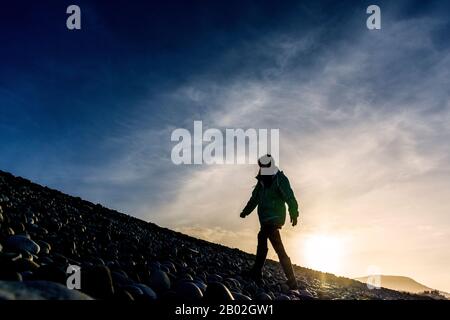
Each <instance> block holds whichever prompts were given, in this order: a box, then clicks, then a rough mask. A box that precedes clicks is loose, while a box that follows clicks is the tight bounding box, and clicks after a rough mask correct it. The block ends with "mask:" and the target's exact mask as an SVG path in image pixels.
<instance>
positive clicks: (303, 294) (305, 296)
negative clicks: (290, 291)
mask: <svg viewBox="0 0 450 320" xmlns="http://www.w3.org/2000/svg"><path fill="white" fill-rule="evenodd" d="M296 295H297V296H298V297H299V298H300V299H302V300H314V299H315V298H314V296H313V295H312V294H311V292H309V291H308V290H298V294H296Z"/></svg>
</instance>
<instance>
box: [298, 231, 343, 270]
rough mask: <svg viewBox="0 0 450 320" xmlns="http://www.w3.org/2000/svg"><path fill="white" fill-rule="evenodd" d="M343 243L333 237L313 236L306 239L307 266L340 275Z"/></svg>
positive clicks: (305, 254)
mask: <svg viewBox="0 0 450 320" xmlns="http://www.w3.org/2000/svg"><path fill="white" fill-rule="evenodd" d="M341 257H342V241H340V239H339V238H338V237H334V236H331V235H312V236H310V237H308V238H307V239H306V242H305V246H304V258H305V262H306V266H307V267H309V268H311V269H315V270H319V271H325V272H331V273H338V272H339V269H340V265H341Z"/></svg>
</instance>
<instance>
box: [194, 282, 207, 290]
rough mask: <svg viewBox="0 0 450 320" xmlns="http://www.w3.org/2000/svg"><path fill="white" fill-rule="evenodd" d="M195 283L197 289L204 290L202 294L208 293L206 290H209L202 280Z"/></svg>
mask: <svg viewBox="0 0 450 320" xmlns="http://www.w3.org/2000/svg"><path fill="white" fill-rule="evenodd" d="M194 283H195V285H196V286H197V287H199V289H200V290H202V292H205V291H206V288H207V285H206V283H204V282H203V281H201V280H195V281H194Z"/></svg>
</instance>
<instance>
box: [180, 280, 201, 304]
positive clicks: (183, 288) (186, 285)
mask: <svg viewBox="0 0 450 320" xmlns="http://www.w3.org/2000/svg"><path fill="white" fill-rule="evenodd" d="M173 290H174V291H175V292H176V294H177V297H178V299H179V300H183V301H198V300H201V299H202V298H203V292H202V290H200V288H199V287H197V286H196V285H195V283H194V282H191V281H181V282H179V283H177V284H176V286H175V287H174V288H173Z"/></svg>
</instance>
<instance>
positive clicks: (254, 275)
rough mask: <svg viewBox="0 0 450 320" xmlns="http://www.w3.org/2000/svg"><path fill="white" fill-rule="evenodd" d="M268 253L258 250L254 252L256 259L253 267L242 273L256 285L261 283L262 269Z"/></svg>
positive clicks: (266, 250) (264, 250) (265, 250)
mask: <svg viewBox="0 0 450 320" xmlns="http://www.w3.org/2000/svg"><path fill="white" fill-rule="evenodd" d="M268 251H269V249H261V248H258V249H257V251H256V258H255V263H254V264H253V267H252V268H251V269H250V270H249V271H247V272H244V276H247V277H249V278H250V279H252V280H253V281H255V282H256V283H257V284H261V283H262V269H263V267H264V262H265V261H266V257H267V252H268Z"/></svg>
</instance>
